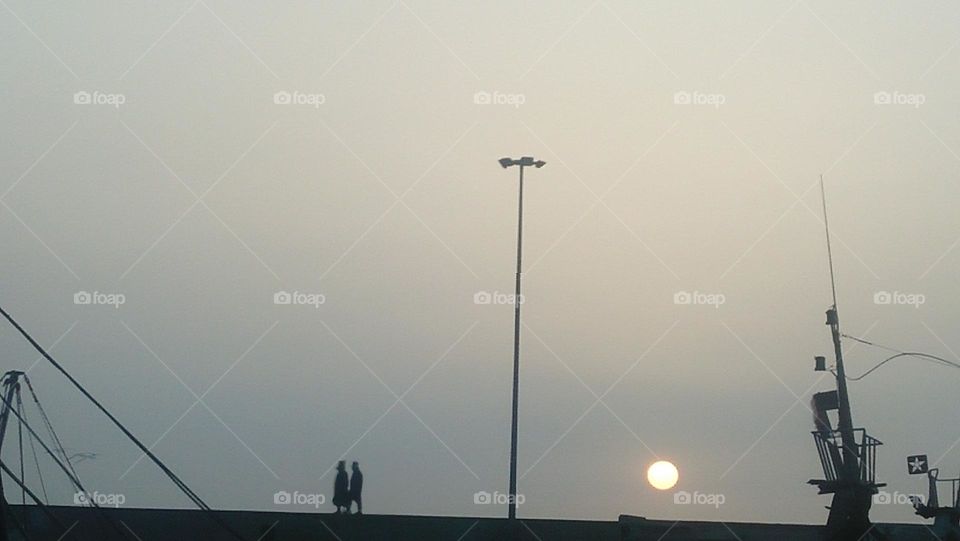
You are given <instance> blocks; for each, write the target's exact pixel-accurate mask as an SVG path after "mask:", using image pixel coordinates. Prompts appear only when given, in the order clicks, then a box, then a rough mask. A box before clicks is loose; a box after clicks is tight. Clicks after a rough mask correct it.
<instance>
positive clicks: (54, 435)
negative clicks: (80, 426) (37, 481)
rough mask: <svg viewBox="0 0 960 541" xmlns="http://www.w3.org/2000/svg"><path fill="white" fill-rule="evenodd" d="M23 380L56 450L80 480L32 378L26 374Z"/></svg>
mask: <svg viewBox="0 0 960 541" xmlns="http://www.w3.org/2000/svg"><path fill="white" fill-rule="evenodd" d="M23 380H24V381H25V382H26V383H27V390H28V391H30V396H31V397H32V398H33V403H34V404H36V405H37V410H38V411H39V412H40V417H41V419H43V424H44V426H45V427H46V428H47V433H48V434H50V439H51V441H53V442H54V443H55V444H56V450H57V452H59V453H60V457H61V458H62V459H63V463H64V464H66V465H67V467H68V468H70V472H71V473H73V476H74V477H76V478H77V479H78V480H79V479H80V476H79V475H77V470H76V469H74V467H73V462H70V457H68V456H67V451H66V449H64V447H63V443H62V442H61V441H60V436H58V435H57V432H56V430H54V429H53V424H52V423H51V422H50V417H48V416H47V412H46V410H44V409H43V404H41V403H40V398H39V397H38V396H37V392H36V391H35V390H34V388H33V382H31V381H30V378H29V377H28V376H27V375H26V374H24V375H23Z"/></svg>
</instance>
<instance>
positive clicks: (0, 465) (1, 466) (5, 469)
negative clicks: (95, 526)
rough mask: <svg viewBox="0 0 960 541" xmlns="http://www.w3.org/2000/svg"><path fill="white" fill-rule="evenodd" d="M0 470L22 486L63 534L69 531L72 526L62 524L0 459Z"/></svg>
mask: <svg viewBox="0 0 960 541" xmlns="http://www.w3.org/2000/svg"><path fill="white" fill-rule="evenodd" d="M0 471H3V473H5V474H7V476H8V477H10V478H11V479H13V482H14V483H16V484H17V485H19V486H20V488H22V489H23V490H24V492H26V493H27V495H28V496H30V499H31V500H33V502H34V503H35V504H37V506H38V507H39V508H40V510H41V511H42V512H43V514H45V515H47V517H48V518H49V519H50V520H51V521H53V523H54V524H56V525H57V526H59V527H60V529H62V530H63V531H64V532H63V535H66V534H67V532H69V531H70V530H71V529H72V528H73V526H71V527H70V528H67V527H66V526H64V524H63V523H62V522H60V519H58V518H57V516H56V515H54V514H53V512H51V511H50V509H48V508H47V506H46V505H43V503H42V502H41V501H40V499H39V498H37V495H36V494H34V493H33V491H31V490H30V489H29V488H27V485H26V483H24V482H23V481H22V480H20V479H17V476H16V475H14V473H13V472H12V471H10V468H8V467H7V465H6V464H4V463H3V460H0Z"/></svg>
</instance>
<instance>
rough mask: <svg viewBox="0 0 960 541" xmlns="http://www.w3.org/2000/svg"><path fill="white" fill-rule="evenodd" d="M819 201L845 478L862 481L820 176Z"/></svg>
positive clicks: (828, 322) (828, 226)
mask: <svg viewBox="0 0 960 541" xmlns="http://www.w3.org/2000/svg"><path fill="white" fill-rule="evenodd" d="M820 201H821V203H822V204H823V228H824V232H825V233H826V237H827V261H828V263H829V265H830V292H831V294H832V295H833V305H832V306H831V307H830V309H829V310H827V325H829V326H830V334H831V335H832V336H833V351H834V356H835V358H836V362H837V369H836V378H837V416H838V422H837V424H838V428H839V430H840V438H841V441H842V442H843V466H844V467H843V478H845V479H847V480H849V481H853V480H856V479H859V477H860V473H859V469H860V468H859V459H858V457H857V452H856V450H857V441H856V437H855V436H854V433H853V413H852V412H851V410H850V395H849V393H848V392H847V373H846V370H845V369H844V366H843V345H842V344H841V342H840V337H841V333H840V315H839V313H838V311H837V279H836V274H835V273H834V269H833V249H832V248H831V244H830V222H829V221H828V218H827V195H826V190H825V189H824V186H823V175H820Z"/></svg>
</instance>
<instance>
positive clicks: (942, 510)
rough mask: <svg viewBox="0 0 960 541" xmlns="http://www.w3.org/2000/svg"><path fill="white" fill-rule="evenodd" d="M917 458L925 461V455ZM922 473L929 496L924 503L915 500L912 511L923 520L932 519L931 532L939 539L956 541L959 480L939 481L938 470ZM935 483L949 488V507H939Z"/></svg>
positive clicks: (959, 523)
mask: <svg viewBox="0 0 960 541" xmlns="http://www.w3.org/2000/svg"><path fill="white" fill-rule="evenodd" d="M918 456H923V457H924V459H926V455H918ZM910 458H917V457H910ZM909 464H910V462H909V460H908V467H909V468H910V471H911V473H912V472H913V467H912V466H909ZM923 473H926V474H927V483H928V490H929V496H928V498H927V501H926V503H924V502H923V501H921V500H917V499H915V500H914V501H913V508H914V511H915V512H916V513H917V514H918V515H920V516H921V517H923V518H932V519H933V528H932V530H933V533H935V534H936V535H937V536H938V538H939V539H956V538H958V537H960V478H953V479H939V478H938V475H939V474H940V469H939V468H930V469H925V470H924V472H923ZM937 483H941V484H944V485H949V486H950V498H951V502H950V505H948V506H946V505H945V506H941V505H940V496H939V494H938V490H937V488H938V485H937ZM951 536H952V537H951Z"/></svg>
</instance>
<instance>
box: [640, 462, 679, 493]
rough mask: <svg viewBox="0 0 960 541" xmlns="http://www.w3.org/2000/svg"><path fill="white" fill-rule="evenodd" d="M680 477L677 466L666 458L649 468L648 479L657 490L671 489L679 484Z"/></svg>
mask: <svg viewBox="0 0 960 541" xmlns="http://www.w3.org/2000/svg"><path fill="white" fill-rule="evenodd" d="M679 478H680V474H679V472H677V467H676V466H674V465H673V464H672V463H670V462H667V461H666V460H659V461H657V462H654V463H653V464H651V465H650V467H649V468H648V469H647V481H649V483H650V486H652V487H653V488H655V489H657V490H669V489H671V488H673V487H674V486H675V485H676V484H677V480H678V479H679Z"/></svg>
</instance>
